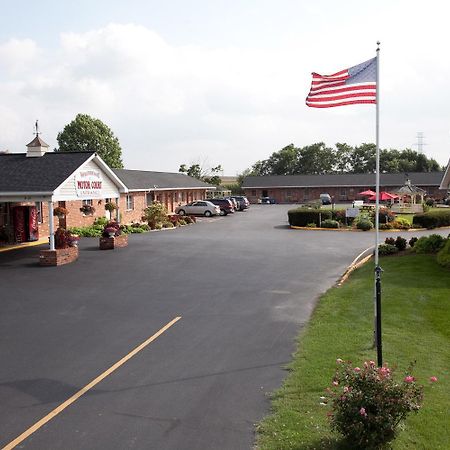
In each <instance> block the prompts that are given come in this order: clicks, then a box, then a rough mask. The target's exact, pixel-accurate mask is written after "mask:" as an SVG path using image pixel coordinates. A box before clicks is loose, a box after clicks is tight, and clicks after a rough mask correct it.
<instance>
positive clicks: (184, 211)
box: [175, 200, 220, 217]
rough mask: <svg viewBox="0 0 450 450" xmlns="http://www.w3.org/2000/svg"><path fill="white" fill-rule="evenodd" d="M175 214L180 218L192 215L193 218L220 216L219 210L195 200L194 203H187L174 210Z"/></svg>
mask: <svg viewBox="0 0 450 450" xmlns="http://www.w3.org/2000/svg"><path fill="white" fill-rule="evenodd" d="M175 212H176V213H177V214H179V215H180V216H184V215H193V216H206V217H210V216H218V215H219V214H220V208H219V207H218V206H217V205H214V204H213V203H211V202H210V201H207V200H196V201H195V202H191V203H188V204H187V205H180V206H177V207H176V208H175Z"/></svg>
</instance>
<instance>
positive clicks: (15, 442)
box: [3, 317, 181, 450]
mask: <svg viewBox="0 0 450 450" xmlns="http://www.w3.org/2000/svg"><path fill="white" fill-rule="evenodd" d="M180 319H181V317H175V319H173V320H171V321H170V322H169V323H168V324H167V325H165V326H163V327H162V328H161V329H160V330H159V331H158V332H156V333H155V334H154V335H153V336H150V337H149V338H148V339H147V340H146V341H144V342H143V343H142V344H140V345H138V346H137V347H136V348H135V349H134V350H132V351H131V352H130V353H128V354H127V355H126V356H124V357H123V358H122V359H121V360H120V361H118V362H116V363H115V364H114V365H113V366H111V367H110V368H109V369H108V370H106V371H105V372H103V373H102V374H101V375H99V376H98V377H97V378H95V379H94V380H92V381H91V382H90V383H89V384H87V385H86V386H85V387H84V388H83V389H80V390H79V391H78V392H77V393H76V394H74V395H72V397H70V398H69V399H67V400H66V401H65V402H64V403H61V405H59V406H58V407H56V408H55V409H54V410H53V411H51V412H50V413H48V414H47V415H46V416H45V417H43V418H42V419H41V420H39V421H38V422H36V423H35V424H34V425H33V426H31V427H30V428H28V430H26V431H24V432H23V433H22V434H21V435H20V436H18V437H17V438H16V439H14V440H13V441H11V442H10V443H9V444H7V445H6V447H3V450H10V449H13V448H14V447H15V446H16V445H18V444H20V443H21V442H23V441H24V440H25V439H26V438H28V437H29V436H30V435H32V434H33V433H34V432H35V431H37V430H39V428H41V427H42V426H43V425H45V424H46V423H47V422H49V421H50V420H52V419H53V417H55V416H57V415H58V414H59V413H60V412H62V411H64V410H65V409H66V408H67V407H68V406H70V405H71V404H72V403H74V402H75V401H77V400H78V399H79V398H80V397H81V396H82V395H83V394H85V393H86V392H87V391H89V390H90V389H92V388H93V387H94V386H95V385H97V384H98V383H100V381H102V380H104V379H105V378H106V377H107V376H108V375H110V374H111V373H113V372H114V371H115V370H116V369H118V368H119V367H120V366H122V365H123V364H125V363H126V362H127V361H128V360H129V359H131V358H132V357H133V356H134V355H136V354H137V353H139V352H140V351H141V350H142V349H144V348H145V347H146V346H147V345H148V344H150V343H151V342H153V341H154V340H155V339H157V338H158V337H159V336H161V334H163V333H164V332H165V331H167V330H168V329H169V328H170V327H171V326H172V325H174V324H175V323H176V322H178V321H179V320H180Z"/></svg>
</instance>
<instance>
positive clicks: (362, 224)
mask: <svg viewBox="0 0 450 450" xmlns="http://www.w3.org/2000/svg"><path fill="white" fill-rule="evenodd" d="M356 228H358V230H362V231H369V230H371V229H372V228H373V223H372V222H371V221H370V220H369V219H365V218H362V219H360V220H358V221H357V222H356Z"/></svg>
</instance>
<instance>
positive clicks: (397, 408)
mask: <svg viewBox="0 0 450 450" xmlns="http://www.w3.org/2000/svg"><path fill="white" fill-rule="evenodd" d="M336 362H337V364H338V367H337V370H336V374H335V376H334V379H333V381H332V383H331V387H330V388H328V389H327V392H328V396H327V397H328V401H327V402H326V403H327V404H328V405H330V406H331V411H330V412H329V413H328V415H329V418H330V422H331V428H332V429H333V430H335V431H337V432H339V433H341V434H342V435H343V436H344V437H345V438H346V439H347V441H348V442H349V444H351V446H352V448H377V447H379V446H380V445H383V444H385V443H386V442H389V441H390V440H392V439H394V438H395V435H396V431H397V427H398V425H399V424H400V423H401V422H402V421H403V420H404V419H405V418H406V416H407V415H408V414H409V413H410V412H417V411H418V410H419V409H420V406H421V403H422V398H423V386H420V385H418V384H416V380H415V378H414V377H413V376H412V375H411V374H410V373H409V372H408V373H407V374H406V375H405V376H404V377H403V379H402V380H401V381H397V380H396V379H395V378H394V370H393V369H391V368H389V367H388V365H387V364H385V365H384V366H383V367H377V366H376V364H375V362H374V361H366V362H365V363H364V366H363V367H361V368H360V367H354V366H353V365H352V364H351V362H344V361H342V360H341V359H338V360H337V361H336ZM410 369H411V368H410ZM432 378H434V379H433V381H437V379H435V377H432ZM430 381H431V378H430Z"/></svg>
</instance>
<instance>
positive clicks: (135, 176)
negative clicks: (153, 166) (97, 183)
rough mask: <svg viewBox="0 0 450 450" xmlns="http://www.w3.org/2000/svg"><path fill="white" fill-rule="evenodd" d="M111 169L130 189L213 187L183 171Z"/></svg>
mask: <svg viewBox="0 0 450 450" xmlns="http://www.w3.org/2000/svg"><path fill="white" fill-rule="evenodd" d="M113 171H114V173H115V174H116V175H117V176H118V177H119V178H120V179H121V180H122V182H123V183H124V184H125V186H126V187H127V188H128V189H130V190H139V191H148V190H153V189H155V186H156V189H182V188H202V189H211V188H215V186H212V185H211V184H208V183H205V182H203V181H200V180H197V179H196V178H193V177H189V176H187V175H185V174H184V173H171V172H151V171H147V170H128V169H113Z"/></svg>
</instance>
